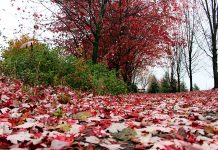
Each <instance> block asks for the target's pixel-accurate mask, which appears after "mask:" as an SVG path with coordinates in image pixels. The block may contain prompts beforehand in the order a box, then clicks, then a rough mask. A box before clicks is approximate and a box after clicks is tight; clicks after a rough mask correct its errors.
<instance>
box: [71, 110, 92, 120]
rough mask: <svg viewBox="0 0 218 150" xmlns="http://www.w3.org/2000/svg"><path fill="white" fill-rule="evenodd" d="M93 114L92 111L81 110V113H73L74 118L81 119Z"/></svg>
mask: <svg viewBox="0 0 218 150" xmlns="http://www.w3.org/2000/svg"><path fill="white" fill-rule="evenodd" d="M91 116H92V114H91V113H90V112H88V111H84V112H79V113H77V114H75V115H73V118H74V119H77V120H80V121H86V120H87V119H88V118H89V117H91Z"/></svg>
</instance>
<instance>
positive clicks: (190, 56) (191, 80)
mask: <svg viewBox="0 0 218 150" xmlns="http://www.w3.org/2000/svg"><path fill="white" fill-rule="evenodd" d="M188 69H189V81H190V91H193V77H192V50H189V67H188Z"/></svg>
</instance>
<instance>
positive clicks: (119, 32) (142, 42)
mask: <svg viewBox="0 0 218 150" xmlns="http://www.w3.org/2000/svg"><path fill="white" fill-rule="evenodd" d="M52 2H54V3H55V4H57V6H59V12H58V13H56V14H55V17H56V18H57V19H56V21H55V22H54V23H53V24H52V26H51V27H50V29H51V30H52V31H53V32H57V33H59V34H60V35H61V36H59V37H60V38H59V39H57V40H58V42H59V43H60V44H61V45H62V46H65V47H66V48H67V49H68V50H70V51H71V52H72V53H74V54H77V53H78V49H80V48H81V47H82V48H83V56H84V58H86V59H89V58H92V61H93V62H94V63H97V62H98V61H104V62H107V64H108V65H109V67H110V68H115V69H116V70H117V71H118V72H120V74H121V75H122V78H123V79H124V81H125V82H127V83H131V82H132V81H133V78H134V72H135V71H136V70H137V69H140V68H142V67H145V66H148V65H151V64H153V63H154V62H155V61H156V60H158V59H159V58H161V57H162V56H164V55H165V54H169V48H170V47H171V45H172V43H173V41H172V40H171V39H172V34H173V30H172V29H173V27H174V25H175V23H176V22H177V18H176V16H178V15H175V13H177V12H178V10H179V9H178V6H177V3H176V1H175V0H170V1H169V0H159V1H144V0H116V1H115V0H100V1H99V0H98V1H97V0H80V1H78V0H68V1H61V0H53V1H52Z"/></svg>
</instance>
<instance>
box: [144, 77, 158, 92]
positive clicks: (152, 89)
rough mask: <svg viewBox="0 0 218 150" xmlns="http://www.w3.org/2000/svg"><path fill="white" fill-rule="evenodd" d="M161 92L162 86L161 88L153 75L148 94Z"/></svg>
mask: <svg viewBox="0 0 218 150" xmlns="http://www.w3.org/2000/svg"><path fill="white" fill-rule="evenodd" d="M159 91H160V86H159V83H158V80H157V78H156V77H155V76H154V75H153V76H152V78H151V82H150V84H149V87H148V90H147V92H148V93H159Z"/></svg>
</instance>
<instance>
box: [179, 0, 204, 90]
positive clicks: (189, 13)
mask: <svg viewBox="0 0 218 150" xmlns="http://www.w3.org/2000/svg"><path fill="white" fill-rule="evenodd" d="M186 4H187V5H186V6H184V11H183V13H184V16H185V23H184V25H183V29H182V30H183V32H184V37H185V40H186V45H185V46H184V50H183V56H184V60H183V61H184V66H185V69H186V72H187V74H188V77H189V83H190V91H193V74H194V73H195V71H196V69H197V68H196V67H197V64H198V58H199V56H200V52H199V50H198V49H197V50H195V49H194V43H195V38H194V37H195V36H197V35H196V31H197V29H198V28H197V23H198V20H197V10H196V9H197V8H198V5H197V3H196V0H192V1H187V2H186Z"/></svg>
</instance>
